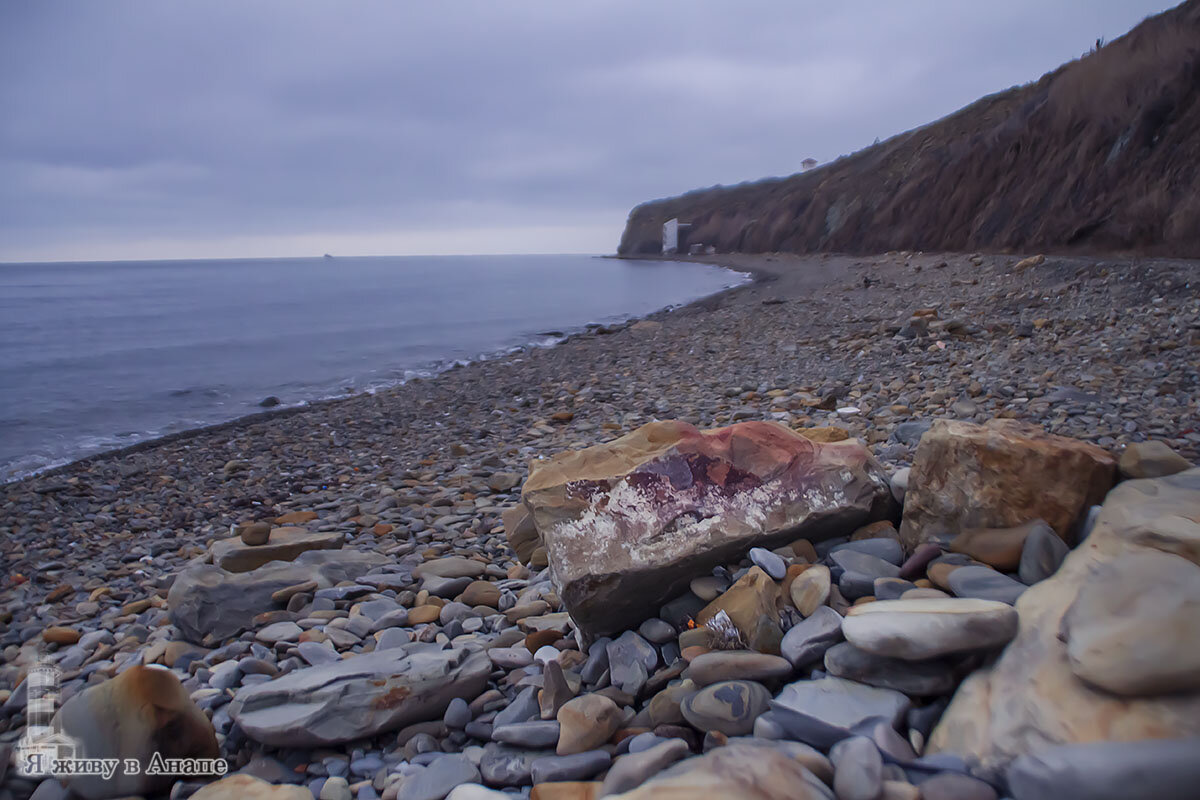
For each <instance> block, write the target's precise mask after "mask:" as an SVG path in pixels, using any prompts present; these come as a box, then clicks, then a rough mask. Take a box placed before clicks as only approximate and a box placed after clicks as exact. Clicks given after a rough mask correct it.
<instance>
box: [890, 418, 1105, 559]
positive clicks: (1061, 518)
mask: <svg viewBox="0 0 1200 800" xmlns="http://www.w3.org/2000/svg"><path fill="white" fill-rule="evenodd" d="M1115 472H1116V461H1115V460H1114V459H1113V457H1112V456H1111V455H1109V454H1108V453H1107V452H1105V451H1104V450H1101V449H1100V448H1099V447H1096V446H1095V445H1092V444H1088V443H1087V442H1081V441H1078V440H1076V439H1067V438H1065V437H1062V436H1053V435H1050V434H1047V433H1045V432H1044V431H1043V430H1042V429H1041V428H1038V427H1036V426H1033V425H1029V424H1028V423H1023V422H1018V421H1016V420H1010V419H996V420H992V421H990V422H988V423H986V424H984V425H976V424H975V423H973V422H962V421H959V420H945V419H939V420H937V421H935V422H934V423H933V426H932V427H931V428H930V429H929V431H928V432H927V433H926V434H925V435H924V436H922V437H921V442H920V444H919V445H917V452H916V455H915V456H914V458H913V466H912V472H911V473H910V474H909V477H908V490H907V492H906V493H905V497H904V521H903V523H902V524H901V526H900V539H901V541H902V542H903V543H904V545H905V547H907V548H908V549H909V551H911V550H913V549H914V548H915V547H916V546H917V545H918V544H920V543H921V542H924V541H927V540H929V539H932V538H938V537H944V536H947V535H957V534H960V533H962V532H963V531H965V530H968V529H971V528H1013V527H1016V526H1018V525H1023V524H1025V523H1026V522H1030V521H1032V520H1036V519H1043V520H1045V521H1046V522H1048V523H1049V524H1050V526H1051V527H1052V528H1054V530H1055V532H1056V533H1058V535H1059V536H1061V537H1063V539H1064V540H1068V541H1069V538H1070V536H1071V532H1072V528H1073V527H1074V525H1075V523H1076V522H1077V520H1079V518H1080V517H1081V516H1082V515H1083V514H1084V513H1085V512H1086V511H1087V509H1088V507H1089V506H1092V505H1095V504H1097V503H1099V502H1100V501H1101V500H1103V499H1104V495H1105V494H1106V493H1107V492H1108V490H1109V489H1110V488H1112V485H1113V479H1114V477H1115Z"/></svg>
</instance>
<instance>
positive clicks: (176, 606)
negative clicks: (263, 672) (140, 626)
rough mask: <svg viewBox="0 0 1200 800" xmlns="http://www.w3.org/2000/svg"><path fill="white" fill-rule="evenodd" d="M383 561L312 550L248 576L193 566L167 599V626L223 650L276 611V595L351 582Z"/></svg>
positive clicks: (384, 559)
mask: <svg viewBox="0 0 1200 800" xmlns="http://www.w3.org/2000/svg"><path fill="white" fill-rule="evenodd" d="M388 562H389V559H388V558H387V557H386V556H381V555H376V554H375V553H362V552H359V551H357V550H316V551H312V552H308V553H302V554H300V555H299V556H298V557H297V558H296V559H295V560H294V561H292V562H290V563H287V562H275V563H270V564H266V565H264V566H261V567H259V568H258V569H255V570H251V571H250V572H229V571H227V570H223V569H221V568H220V567H217V566H215V565H213V564H193V565H192V566H190V567H187V568H186V569H184V570H183V571H182V572H180V573H179V575H177V576H176V578H175V582H174V583H173V584H171V590H170V592H168V594H167V609H168V611H169V615H170V619H171V622H172V623H173V624H174V625H175V626H176V627H177V628H179V630H180V632H181V633H182V634H183V636H184V637H185V638H186V639H188V641H191V642H195V643H196V644H205V641H206V640H208V641H209V646H216V645H219V644H222V643H223V642H224V641H225V640H226V639H230V638H233V637H234V636H237V635H238V634H239V633H241V632H242V631H244V630H247V629H249V628H251V627H252V626H253V622H252V620H253V619H254V617H255V616H257V615H258V614H261V613H263V612H264V611H270V610H272V609H274V608H276V607H277V606H276V605H275V603H274V601H272V599H271V596H272V595H273V594H275V593H276V592H278V591H279V590H281V589H286V588H288V587H291V586H295V585H296V584H300V583H305V582H306V581H314V582H316V584H317V585H318V586H320V587H322V588H325V587H332V586H333V585H334V584H336V583H340V582H342V581H346V580H353V579H355V578H357V577H359V576H360V575H363V574H365V573H367V572H369V571H370V570H372V569H375V568H376V567H381V566H383V565H384V564H387V563H388Z"/></svg>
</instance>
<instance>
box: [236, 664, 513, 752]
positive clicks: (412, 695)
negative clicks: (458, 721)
mask: <svg viewBox="0 0 1200 800" xmlns="http://www.w3.org/2000/svg"><path fill="white" fill-rule="evenodd" d="M425 648H426V646H425V645H420V644H415V645H406V646H404V647H397V648H393V649H391V650H385V651H383V652H379V653H369V654H367V655H360V656H354V657H353V658H349V659H346V660H344V661H341V662H339V663H336V664H329V665H327V666H323V667H309V668H307V669H300V670H296V671H295V672H292V673H290V674H288V675H285V676H283V677H282V678H276V679H275V680H272V681H268V682H266V683H260V684H257V685H254V686H249V687H246V688H244V689H242V690H241V691H239V692H238V693H237V695H236V696H235V697H234V698H233V702H232V703H230V706H229V713H230V716H232V717H233V719H234V721H236V722H237V723H238V725H240V726H241V728H242V730H244V731H245V732H246V735H247V736H249V737H250V738H251V739H254V740H255V741H258V742H262V743H263V744H269V745H275V746H277V747H320V746H324V745H330V744H339V743H341V742H349V741H353V740H355V739H364V738H367V737H370V736H375V735H376V734H379V733H384V732H386V731H390V730H395V729H396V728H399V727H402V726H404V725H408V724H409V723H413V722H422V721H424V720H431V719H438V718H440V717H441V716H442V715H443V714H445V713H446V706H448V705H449V704H450V701H451V700H453V699H454V698H455V697H462V698H463V699H468V698H469V699H474V698H475V697H477V696H478V695H479V693H480V692H482V691H483V690H484V688H485V687H486V686H487V678H488V674H489V673H490V672H491V669H492V664H491V661H490V660H489V659H488V657H487V655H486V654H485V653H482V652H479V653H471V654H468V653H467V652H466V651H465V650H443V651H432V652H431V651H428V650H426V649H425ZM423 650H424V652H423Z"/></svg>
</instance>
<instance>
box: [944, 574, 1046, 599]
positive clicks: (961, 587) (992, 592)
mask: <svg viewBox="0 0 1200 800" xmlns="http://www.w3.org/2000/svg"><path fill="white" fill-rule="evenodd" d="M947 580H948V582H949V584H950V591H952V592H954V594H955V595H956V596H957V597H960V598H969V597H973V598H976V599H979V600H995V601H996V602H999V603H1008V604H1009V605H1013V604H1015V603H1016V602H1017V598H1019V597H1020V596H1021V595H1022V594H1024V593H1025V589H1026V588H1028V587H1026V586H1025V584H1023V583H1021V582H1020V581H1017V580H1013V579H1012V578H1010V577H1008V576H1007V575H1005V574H1004V573H1002V572H997V571H996V570H994V569H992V568H991V567H977V566H974V565H971V566H967V567H959V568H958V569H956V570H954V571H953V572H951V573H950V577H949V578H948V579H947Z"/></svg>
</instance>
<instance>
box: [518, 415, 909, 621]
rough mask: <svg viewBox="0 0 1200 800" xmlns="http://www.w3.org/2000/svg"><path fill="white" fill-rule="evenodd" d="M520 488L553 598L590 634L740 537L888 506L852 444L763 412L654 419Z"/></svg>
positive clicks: (848, 528)
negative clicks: (820, 437)
mask: <svg viewBox="0 0 1200 800" xmlns="http://www.w3.org/2000/svg"><path fill="white" fill-rule="evenodd" d="M522 498H523V501H524V503H525V505H526V507H527V508H529V510H530V511H531V512H532V514H533V518H534V522H535V524H536V526H537V530H538V533H539V534H540V536H541V538H542V540H543V541H544V542H545V546H546V549H547V555H548V557H549V561H550V565H551V569H552V574H553V576H554V579H555V581H556V582H557V583H558V585H559V587H560V590H561V593H562V598H563V602H564V603H565V604H566V607H567V609H568V610H569V611H570V613H571V616H572V618H573V619H574V620H575V622H576V623H577V624H578V625H579V626H580V628H581V629H582V630H583V631H584V632H585V633H588V634H592V635H601V634H606V633H612V632H619V631H621V630H624V629H625V628H626V627H628V626H630V625H633V624H636V623H637V622H639V621H640V620H641V619H644V618H645V617H646V616H647V615H652V614H654V613H655V611H656V610H657V608H658V606H659V604H661V603H662V602H665V601H666V600H668V599H670V598H671V597H673V596H674V595H676V594H678V593H679V592H681V591H683V589H685V588H686V586H687V582H688V581H689V580H690V579H691V578H694V577H696V576H697V575H702V574H704V573H705V572H707V571H708V570H710V569H711V568H712V567H713V566H715V565H717V564H719V563H722V562H724V561H727V560H729V559H730V558H733V557H735V556H737V555H739V554H742V553H745V552H746V551H747V550H748V549H749V548H750V547H753V546H756V545H757V546H766V547H778V546H780V545H783V544H787V543H789V542H792V541H794V540H795V539H796V538H798V537H805V538H811V539H821V538H825V537H828V536H832V535H848V534H849V533H850V532H852V531H853V530H855V529H856V528H857V527H859V526H861V525H864V524H866V523H867V522H870V521H873V520H877V519H882V518H885V517H887V516H889V515H890V514H891V513H892V509H893V507H892V500H891V494H890V490H889V489H888V484H887V480H886V477H885V475H884V472H883V470H882V468H881V467H880V466H879V464H878V463H877V462H876V461H875V460H874V458H872V457H871V455H870V453H869V452H868V451H867V449H866V448H865V447H864V446H863V445H862V444H861V443H860V442H858V441H856V440H847V441H843V442H832V443H820V442H813V441H811V440H809V439H807V438H805V437H804V436H801V435H799V434H797V433H795V432H793V431H792V430H790V429H788V428H786V427H784V426H782V425H779V424H776V423H772V422H744V423H740V424H736V425H731V426H729V427H726V428H718V429H715V430H711V431H700V430H697V429H696V428H695V427H693V426H691V425H689V424H687V423H684V422H678V421H666V422H652V423H649V424H647V425H643V426H642V427H640V428H638V429H637V430H636V431H633V432H632V433H630V434H628V435H626V436H623V437H621V438H620V439H617V440H615V441H613V442H609V443H607V444H603V445H598V446H595V447H589V448H587V449H584V450H579V451H572V452H567V453H561V454H559V455H557V456H555V457H554V458H551V459H548V460H546V461H542V462H537V463H535V464H534V465H533V468H532V471H531V472H530V475H529V479H528V480H527V481H526V482H525V486H524V490H523V494H522Z"/></svg>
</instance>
